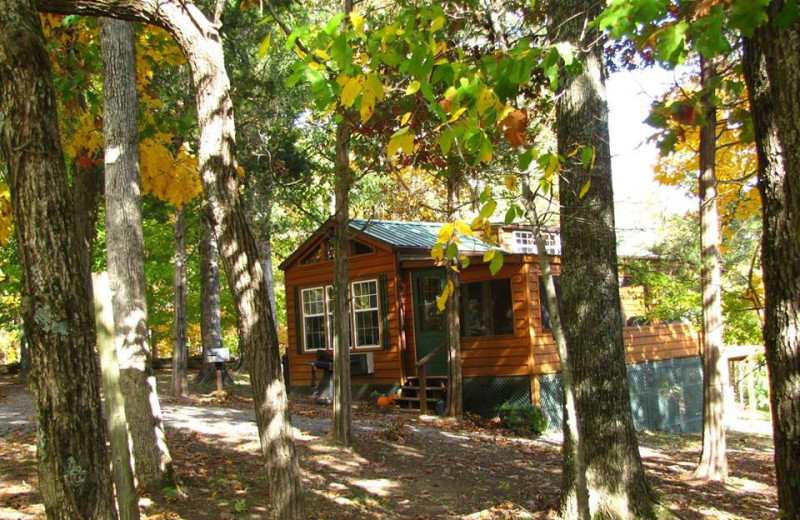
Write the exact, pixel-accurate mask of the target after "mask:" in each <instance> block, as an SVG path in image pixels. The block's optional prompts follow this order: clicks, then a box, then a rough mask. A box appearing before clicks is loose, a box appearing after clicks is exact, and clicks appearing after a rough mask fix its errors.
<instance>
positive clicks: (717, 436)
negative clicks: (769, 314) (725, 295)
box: [694, 57, 728, 482]
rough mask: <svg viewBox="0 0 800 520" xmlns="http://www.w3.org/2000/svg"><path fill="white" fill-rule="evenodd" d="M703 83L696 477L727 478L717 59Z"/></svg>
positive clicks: (705, 70) (704, 65)
mask: <svg viewBox="0 0 800 520" xmlns="http://www.w3.org/2000/svg"><path fill="white" fill-rule="evenodd" d="M700 67H701V74H700V76H701V79H700V84H701V86H702V87H703V88H705V89H708V91H707V92H706V93H704V94H703V97H702V103H703V111H704V115H705V126H704V127H702V128H701V129H700V177H699V179H700V182H699V188H700V190H699V191H700V261H701V265H702V269H701V272H700V280H701V285H702V289H703V451H702V453H701V454H700V462H699V463H698V465H697V468H696V469H695V470H694V477H695V478H698V479H702V480H718V481H722V482H724V481H725V479H726V478H727V477H728V457H727V455H726V448H725V386H726V385H725V378H724V376H723V374H724V373H725V372H726V368H727V367H726V361H725V359H724V358H723V357H722V350H723V348H724V345H723V340H722V297H721V293H722V254H721V253H720V250H719V220H718V219H719V217H718V213H717V175H716V170H715V167H716V148H717V134H716V131H717V109H716V106H715V105H714V103H713V101H712V98H713V96H714V89H713V87H712V86H711V85H712V82H713V81H714V79H715V77H716V76H717V72H716V70H715V66H714V62H713V60H708V59H705V58H702V57H701V59H700Z"/></svg>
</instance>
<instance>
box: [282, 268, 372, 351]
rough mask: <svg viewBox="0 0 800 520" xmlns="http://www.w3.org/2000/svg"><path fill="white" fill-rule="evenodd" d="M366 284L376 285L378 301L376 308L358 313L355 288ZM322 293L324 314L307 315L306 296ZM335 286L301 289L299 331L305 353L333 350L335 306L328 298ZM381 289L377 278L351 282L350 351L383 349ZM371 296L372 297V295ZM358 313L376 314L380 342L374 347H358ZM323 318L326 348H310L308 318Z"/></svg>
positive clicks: (325, 285)
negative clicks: (315, 292) (307, 332)
mask: <svg viewBox="0 0 800 520" xmlns="http://www.w3.org/2000/svg"><path fill="white" fill-rule="evenodd" d="M364 283H373V284H375V299H376V306H375V307H374V308H373V307H370V308H368V309H361V310H359V311H356V304H355V286H356V284H364ZM318 290H321V291H322V307H323V312H322V314H312V315H307V314H306V305H305V304H306V300H305V295H306V294H309V293H311V292H312V291H318ZM332 292H333V284H323V285H314V286H310V287H304V288H300V291H299V296H300V302H299V303H300V305H299V309H300V325H301V330H299V331H297V333H298V334H302V337H303V353H311V352H317V351H320V350H331V349H333V330H332V325H333V321H334V320H333V306H332V305H331V302H332V299H330V298H329V297H328V296H329V294H330V296H331V297H332V296H333V294H332ZM380 295H381V288H380V283H379V281H378V279H377V278H368V279H364V280H353V281H352V282H350V312H349V321H350V350H351V351H352V350H356V349H358V350H370V349H372V350H376V349H381V348H383V322H382V319H381V312H382V310H383V309H382V308H381V298H380ZM370 296H371V295H370ZM356 312H361V313H366V312H376V313H377V314H376V320H377V327H378V342H377V343H376V344H374V345H358V344H357V343H358V336H357V334H356ZM316 317H322V318H323V329H324V335H323V341H324V346H322V347H320V348H308V337H307V335H306V330H307V329H306V318H316Z"/></svg>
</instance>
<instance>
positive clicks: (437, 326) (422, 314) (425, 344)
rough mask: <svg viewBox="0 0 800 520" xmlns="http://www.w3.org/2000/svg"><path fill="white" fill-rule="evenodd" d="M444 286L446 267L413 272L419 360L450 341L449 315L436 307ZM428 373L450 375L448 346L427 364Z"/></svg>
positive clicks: (415, 331) (416, 340)
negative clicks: (448, 371)
mask: <svg viewBox="0 0 800 520" xmlns="http://www.w3.org/2000/svg"><path fill="white" fill-rule="evenodd" d="M444 284H445V272H444V268H436V269H422V270H416V271H411V287H412V288H411V292H412V297H413V301H414V340H415V345H416V351H417V361H419V360H420V359H422V358H424V357H425V356H426V355H427V354H428V353H430V352H431V351H432V350H434V349H435V348H436V347H438V346H439V345H441V344H442V343H444V342H445V341H446V340H447V313H446V312H439V309H437V308H436V298H437V297H438V296H439V295H440V294H442V289H444ZM425 373H426V374H427V375H429V376H445V375H447V347H445V348H443V349H441V350H439V352H437V353H436V354H435V355H434V356H433V358H432V359H431V360H430V361H428V363H426V364H425Z"/></svg>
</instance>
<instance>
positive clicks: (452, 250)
mask: <svg viewBox="0 0 800 520" xmlns="http://www.w3.org/2000/svg"><path fill="white" fill-rule="evenodd" d="M444 256H445V258H447V259H448V260H449V259H452V258H455V257H457V256H458V244H456V243H455V242H450V244H449V245H448V246H447V251H445V252H444Z"/></svg>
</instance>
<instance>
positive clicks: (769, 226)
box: [744, 0, 800, 519]
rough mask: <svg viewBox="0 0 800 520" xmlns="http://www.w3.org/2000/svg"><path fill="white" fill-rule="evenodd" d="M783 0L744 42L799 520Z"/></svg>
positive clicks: (771, 359) (776, 394)
mask: <svg viewBox="0 0 800 520" xmlns="http://www.w3.org/2000/svg"><path fill="white" fill-rule="evenodd" d="M788 5H789V2H786V1H785V0H777V1H773V2H771V3H770V4H769V7H768V13H769V17H770V21H769V22H768V23H765V24H763V25H762V26H761V27H759V28H758V29H756V31H755V34H754V35H753V37H752V38H750V39H746V40H745V54H744V75H745V80H746V81H747V86H748V92H749V94H750V113H751V114H752V116H753V122H754V126H755V135H756V149H757V151H758V187H759V191H760V192H761V200H762V202H763V210H762V212H763V220H764V222H763V238H762V242H761V251H762V262H761V264H762V267H763V270H764V288H765V292H766V305H765V309H764V319H765V324H764V345H765V351H766V359H767V368H768V369H769V387H770V404H771V408H772V429H773V439H774V442H775V470H776V476H777V487H778V506H779V513H778V515H779V516H780V517H781V518H787V519H788V518H791V519H797V518H800V492H798V483H800V376H798V374H800V335H798V333H797V331H798V330H800V284H798V282H797V281H798V280H800V227H798V222H799V221H800V182H799V180H800V133H799V132H798V130H797V121H800V104H798V103H797V93H798V92H800V68H798V66H797V64H798V63H800V22H798V21H797V20H795V21H794V22H793V23H792V24H791V25H790V26H788V27H781V24H779V23H776V18H777V17H778V15H779V13H782V12H783V10H784V9H786V8H787V6H788Z"/></svg>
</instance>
